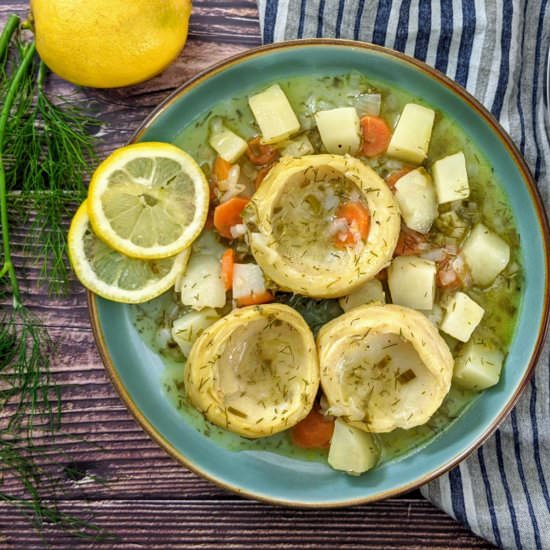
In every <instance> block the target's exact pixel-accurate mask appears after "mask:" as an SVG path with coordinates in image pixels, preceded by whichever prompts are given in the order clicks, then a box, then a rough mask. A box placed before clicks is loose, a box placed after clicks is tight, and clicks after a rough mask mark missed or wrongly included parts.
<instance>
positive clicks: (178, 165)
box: [88, 142, 209, 260]
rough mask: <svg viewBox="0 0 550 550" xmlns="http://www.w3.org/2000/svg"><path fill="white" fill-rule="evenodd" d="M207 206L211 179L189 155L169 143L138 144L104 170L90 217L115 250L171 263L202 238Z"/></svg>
mask: <svg viewBox="0 0 550 550" xmlns="http://www.w3.org/2000/svg"><path fill="white" fill-rule="evenodd" d="M208 201H209V188H208V182H207V181H206V177H205V176H204V174H203V172H202V170H201V169H200V168H199V166H198V165H197V163H196V162H195V161H194V160H193V159H192V158H191V157H190V156H189V155H188V154H187V153H185V152H184V151H182V150H181V149H179V148H178V147H176V146H174V145H169V144H168V143H154V142H152V143H137V144H134V145H129V146H127V147H122V148H121V149H118V150H117V151H115V152H114V153H113V154H112V155H110V156H109V157H108V158H107V159H105V160H104V161H103V162H102V163H101V164H100V165H99V167H98V169H97V170H96V171H95V174H94V176H93V178H92V181H91V183H90V189H89V194H88V214H89V215H90V222H91V224H92V228H93V230H94V232H95V233H96V235H97V236H98V237H99V238H100V239H102V240H103V241H105V242H106V243H107V244H108V245H110V246H111V247H112V248H114V249H115V250H118V251H119V252H122V253H123V254H126V256H131V257H133V258H141V259H144V260H146V259H158V258H168V257H170V256H174V255H176V254H177V253H178V252H181V251H182V250H183V249H184V248H186V247H188V246H189V245H190V244H191V243H192V242H193V241H194V240H195V239H196V238H197V237H198V235H199V233H200V232H201V230H202V228H203V226H204V223H205V221H206V216H207V214H208Z"/></svg>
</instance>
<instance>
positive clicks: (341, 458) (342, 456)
mask: <svg viewBox="0 0 550 550" xmlns="http://www.w3.org/2000/svg"><path fill="white" fill-rule="evenodd" d="M379 459H380V449H379V447H378V445H377V442H376V439H375V438H374V436H373V435H372V434H370V433H368V432H364V431H362V430H359V429H357V428H354V427H353V426H350V425H348V424H346V423H345V422H343V421H342V420H340V419H336V421H335V422H334V433H333V435H332V440H331V442H330V449H329V451H328V463H329V465H330V466H331V467H332V468H334V469H335V470H341V471H343V472H346V473H348V474H351V475H360V474H362V473H364V472H366V471H367V470H370V469H371V468H374V467H375V466H376V464H377V463H378V460H379Z"/></svg>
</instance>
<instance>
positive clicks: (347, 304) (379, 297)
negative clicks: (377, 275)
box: [338, 279, 386, 311]
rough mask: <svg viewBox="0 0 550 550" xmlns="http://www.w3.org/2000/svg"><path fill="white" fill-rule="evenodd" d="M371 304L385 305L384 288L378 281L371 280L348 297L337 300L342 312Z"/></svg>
mask: <svg viewBox="0 0 550 550" xmlns="http://www.w3.org/2000/svg"><path fill="white" fill-rule="evenodd" d="M372 302H380V303H382V304H385V303H386V293H385V292H384V287H383V286H382V283H381V282H380V281H379V280H378V279H371V280H370V281H367V282H366V283H365V284H364V285H361V286H360V287H359V288H357V289H356V290H354V291H353V292H352V293H351V294H348V296H343V297H342V298H340V299H339V300H338V303H339V304H340V307H341V308H342V309H343V310H344V311H349V310H350V309H353V308H354V307H357V306H364V305H365V304H371V303H372Z"/></svg>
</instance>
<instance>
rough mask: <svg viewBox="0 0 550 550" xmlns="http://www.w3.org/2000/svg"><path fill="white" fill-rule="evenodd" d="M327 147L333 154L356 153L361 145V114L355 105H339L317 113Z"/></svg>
mask: <svg viewBox="0 0 550 550" xmlns="http://www.w3.org/2000/svg"><path fill="white" fill-rule="evenodd" d="M315 122H316V123H317V129H318V130H319V134H321V140H322V142H323V145H324V146H325V149H326V150H327V151H328V152H329V153H332V154H336V155H344V154H346V153H349V154H351V155H354V154H355V153H357V151H358V150H359V147H360V146H361V134H360V130H359V116H358V115H357V111H356V110H355V107H339V108H337V109H329V110H328V111H319V112H318V113H315Z"/></svg>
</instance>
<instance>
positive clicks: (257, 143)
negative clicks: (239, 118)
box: [246, 136, 279, 166]
mask: <svg viewBox="0 0 550 550" xmlns="http://www.w3.org/2000/svg"><path fill="white" fill-rule="evenodd" d="M246 156H247V157H248V158H249V159H250V162H252V163H253V164H256V165H258V166H261V165H263V164H271V163H272V162H275V161H276V160H277V159H278V158H279V151H277V149H275V147H272V146H271V145H266V144H265V143H262V141H261V138H260V136H256V137H255V138H253V139H251V140H250V141H249V142H248V149H247V150H246Z"/></svg>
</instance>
